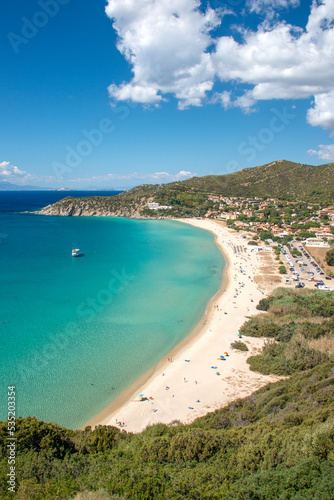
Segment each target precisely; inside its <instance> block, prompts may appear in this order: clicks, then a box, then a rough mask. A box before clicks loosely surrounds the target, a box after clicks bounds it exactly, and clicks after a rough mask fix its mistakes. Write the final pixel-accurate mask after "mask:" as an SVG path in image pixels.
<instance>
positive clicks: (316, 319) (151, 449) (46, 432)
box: [0, 290, 334, 500]
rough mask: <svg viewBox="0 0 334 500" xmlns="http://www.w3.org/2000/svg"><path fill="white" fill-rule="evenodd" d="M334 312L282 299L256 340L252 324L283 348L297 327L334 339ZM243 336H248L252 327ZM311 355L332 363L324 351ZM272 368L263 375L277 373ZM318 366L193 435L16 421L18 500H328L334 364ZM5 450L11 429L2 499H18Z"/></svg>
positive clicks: (1, 440) (173, 429)
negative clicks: (9, 488)
mask: <svg viewBox="0 0 334 500" xmlns="http://www.w3.org/2000/svg"><path fill="white" fill-rule="evenodd" d="M333 307H334V293H327V294H326V295H325V294H324V293H322V292H319V291H315V292H311V293H305V292H304V293H300V292H297V291H294V292H292V291H287V290H278V291H276V292H275V293H274V294H273V295H272V296H271V297H269V299H264V300H262V301H261V302H260V304H259V308H260V309H261V310H262V311H264V313H263V317H265V318H266V321H271V322H272V325H274V324H276V325H277V326H279V329H276V330H275V328H273V327H272V328H271V330H270V329H269V330H266V329H263V331H262V330H260V329H258V330H257V332H256V328H255V326H254V324H253V326H252V328H253V334H256V335H262V334H263V333H267V334H268V332H269V331H270V336H271V337H272V338H273V339H275V343H276V344H277V345H281V344H283V345H288V343H289V342H291V340H292V339H293V336H294V335H296V333H295V331H294V327H291V324H292V323H293V324H294V325H297V324H298V325H304V326H303V327H306V323H307V322H309V324H310V325H311V329H313V330H312V332H313V333H312V335H309V336H305V339H307V340H308V341H311V340H312V341H313V340H314V341H317V340H319V339H320V340H321V339H322V338H323V337H324V336H331V338H332V336H333V322H332V315H333ZM261 316H262V315H261ZM252 321H253V319H251V322H252ZM246 325H247V323H246ZM286 327H289V329H288V331H286V330H284V328H286ZM244 328H247V333H250V330H251V329H250V328H249V323H248V326H245V327H244ZM301 328H302V327H301ZM317 328H318V329H319V330H317ZM282 329H283V330H282ZM305 331H306V330H305ZM254 332H255V333H254ZM297 334H298V335H301V333H300V332H298V333H297ZM309 347H310V346H309ZM310 348H311V347H310ZM312 349H313V350H314V351H315V352H319V353H320V354H324V353H323V352H322V349H321V345H318V346H317V345H314V346H313V347H312ZM261 356H263V355H260V356H258V357H254V358H253V359H257V358H259V359H261ZM271 361H272V360H271ZM271 361H270V360H269V362H268V363H267V364H266V368H265V369H268V371H270V372H275V370H276V365H275V363H272V362H271ZM317 363H318V364H316V366H314V367H313V368H311V369H310V368H309V367H304V366H300V365H299V366H293V370H292V372H293V375H292V376H291V377H290V378H287V379H283V380H281V381H279V382H277V383H274V384H269V385H267V386H266V387H264V388H262V389H260V390H258V391H257V392H255V393H253V394H252V395H251V396H249V397H247V398H245V399H238V400H237V401H235V402H233V403H231V404H230V405H228V406H227V407H225V408H223V409H221V410H217V411H215V412H213V413H209V414H207V415H206V416H204V417H202V418H200V419H197V420H196V421H194V422H193V423H192V424H191V425H182V424H180V423H177V422H174V423H172V424H171V425H162V424H158V425H155V426H152V427H149V428H147V429H146V430H145V431H143V432H141V433H140V434H136V435H134V434H130V433H126V432H125V431H121V430H119V429H117V428H114V427H111V426H106V427H102V426H100V427H98V428H96V429H95V430H94V431H92V430H91V429H90V428H89V427H88V428H86V429H85V430H84V431H72V430H68V429H64V428H61V427H59V426H57V425H55V424H47V423H45V422H41V421H38V420H37V419H36V418H31V417H29V418H25V419H18V421H17V432H16V436H17V450H18V454H17V463H16V471H17V486H18V488H17V490H18V493H17V495H16V496H15V498H17V499H19V500H26V499H32V498H33V499H36V500H39V499H41V500H42V499H43V500H44V499H45V498H47V499H48V500H53V499H63V500H65V499H70V498H71V499H76V500H79V499H81V500H88V499H94V498H95V499H99V500H101V499H114V500H117V499H118V500H122V499H128V500H136V499H138V500H144V499H152V500H166V499H171V500H172V499H176V500H177V499H196V500H203V499H210V500H277V499H282V500H283V499H284V500H285V499H286V500H287V499H294V500H314V499H317V500H329V499H331V498H333V491H334V361H333V359H332V358H331V355H330V353H328V352H327V353H326V357H324V358H321V359H318V361H317ZM251 366H252V364H251ZM262 367H263V365H262V364H261V366H260V369H261V370H262V371H263V369H262ZM301 370H303V371H301ZM282 372H283V373H287V369H284V370H283V371H282ZM6 446H7V424H6V423H5V422H1V423H0V456H1V461H0V496H1V498H3V499H9V498H10V499H12V498H13V494H12V493H9V492H7V484H6V481H7V476H6V474H7V458H6ZM88 492H96V496H93V495H92V496H91V495H88ZM79 493H80V495H79Z"/></svg>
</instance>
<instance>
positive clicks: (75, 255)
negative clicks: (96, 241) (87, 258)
mask: <svg viewBox="0 0 334 500" xmlns="http://www.w3.org/2000/svg"><path fill="white" fill-rule="evenodd" d="M79 255H81V254H80V249H79V248H73V250H72V257H79Z"/></svg>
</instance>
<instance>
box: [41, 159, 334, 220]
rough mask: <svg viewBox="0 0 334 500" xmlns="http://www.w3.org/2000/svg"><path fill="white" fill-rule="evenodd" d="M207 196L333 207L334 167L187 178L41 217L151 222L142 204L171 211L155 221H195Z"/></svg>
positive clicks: (283, 164) (84, 201) (61, 205)
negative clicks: (103, 217)
mask: <svg viewBox="0 0 334 500" xmlns="http://www.w3.org/2000/svg"><path fill="white" fill-rule="evenodd" d="M209 194H213V195H215V194H219V195H224V196H239V197H245V198H249V197H260V198H264V197H265V198H278V199H281V200H303V201H308V202H316V203H322V204H329V203H333V201H334V163H329V164H327V165H320V166H313V165H304V164H300V163H293V162H290V161H286V160H279V161H276V162H272V163H269V164H267V165H262V166H259V167H255V168H246V169H244V170H240V171H238V172H235V173H232V174H227V175H209V176H205V177H193V178H191V179H188V180H185V181H178V182H172V183H170V184H158V185H142V186H138V187H135V188H133V189H131V190H129V191H125V192H124V193H121V194H119V195H117V196H113V197H102V196H94V197H87V198H72V197H68V198H65V199H63V200H61V201H59V202H57V203H55V204H54V205H52V206H51V207H47V209H45V210H44V211H42V213H45V214H48V215H110V216H122V215H123V216H127V217H138V216H157V213H156V212H153V211H151V210H148V209H147V203H148V202H150V201H155V202H157V203H160V205H167V206H173V209H172V210H166V211H160V213H159V214H158V215H160V216H161V215H163V216H174V217H188V216H192V217H199V216H204V215H205V214H206V212H207V211H208V210H210V209H212V208H213V207H214V203H213V202H210V201H208V195H209Z"/></svg>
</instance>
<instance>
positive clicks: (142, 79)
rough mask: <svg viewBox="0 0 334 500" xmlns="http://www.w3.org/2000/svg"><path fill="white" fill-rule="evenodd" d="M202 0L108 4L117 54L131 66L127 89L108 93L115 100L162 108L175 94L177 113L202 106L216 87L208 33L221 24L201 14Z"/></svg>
mask: <svg viewBox="0 0 334 500" xmlns="http://www.w3.org/2000/svg"><path fill="white" fill-rule="evenodd" d="M199 5H200V2H199V1H198V0H159V1H156V0H109V2H108V5H107V7H106V13H107V15H108V16H109V17H110V18H111V19H113V26H114V29H115V30H116V32H117V34H118V37H119V38H118V42H117V48H118V49H119V51H120V52H121V53H122V54H123V55H124V57H125V58H126V60H127V61H128V62H129V63H130V65H131V68H132V71H133V74H134V76H133V78H132V80H131V82H129V83H123V84H121V85H119V86H116V85H115V84H112V85H111V86H110V87H109V93H110V96H111V97H112V98H114V99H116V100H131V101H133V102H139V103H147V104H159V103H160V102H161V101H162V96H161V94H169V93H172V94H174V95H175V96H176V98H177V99H178V101H179V107H180V108H185V107H187V106H190V105H192V106H200V105H201V104H202V101H203V99H204V97H205V94H206V92H207V91H208V90H211V88H212V87H213V77H214V68H213V67H212V64H211V58H210V54H207V53H205V51H206V49H207V48H208V47H209V45H210V44H211V43H212V39H211V37H210V35H209V33H210V31H211V30H212V29H213V28H214V27H215V26H218V25H219V23H220V18H219V17H218V15H217V14H216V13H215V11H214V10H212V9H210V8H209V9H208V10H207V11H206V12H205V13H202V12H201V11H200V10H199V9H198V7H199Z"/></svg>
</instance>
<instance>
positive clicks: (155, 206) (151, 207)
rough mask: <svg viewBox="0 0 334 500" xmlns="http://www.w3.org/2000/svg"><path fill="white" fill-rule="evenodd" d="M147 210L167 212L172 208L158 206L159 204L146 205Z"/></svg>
mask: <svg viewBox="0 0 334 500" xmlns="http://www.w3.org/2000/svg"><path fill="white" fill-rule="evenodd" d="M147 208H149V209H150V210H168V209H170V208H173V207H170V206H167V205H160V204H159V203H148V204H147Z"/></svg>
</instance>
